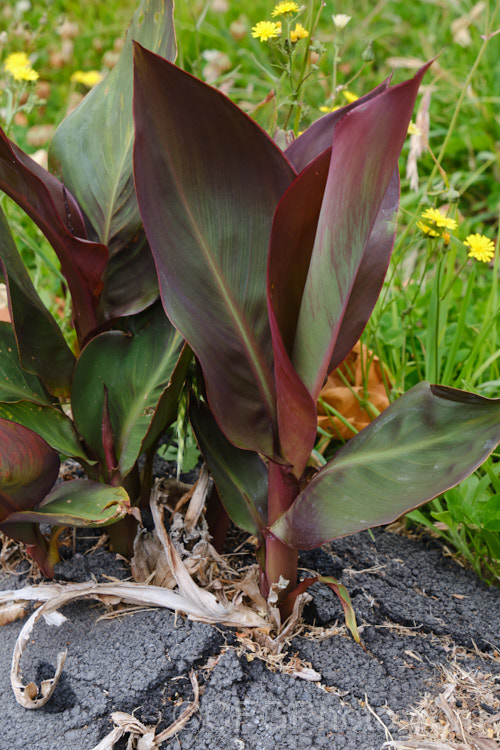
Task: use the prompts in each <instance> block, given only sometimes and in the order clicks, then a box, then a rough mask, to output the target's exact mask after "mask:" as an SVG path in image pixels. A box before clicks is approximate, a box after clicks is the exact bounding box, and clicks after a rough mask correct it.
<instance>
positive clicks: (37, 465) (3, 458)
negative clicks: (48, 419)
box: [0, 418, 59, 524]
mask: <svg viewBox="0 0 500 750" xmlns="http://www.w3.org/2000/svg"><path fill="white" fill-rule="evenodd" d="M58 472H59V457H58V455H57V453H56V452H55V451H53V450H52V448H51V447H50V446H49V445H48V444H47V443H46V442H45V440H43V439H42V438H41V437H40V436H39V435H37V434H36V433H35V432H33V431H32V430H29V429H28V428H27V427H24V426H22V425H19V424H16V423H15V422H10V421H8V420H6V419H2V418H0V524H3V523H5V522H6V521H8V519H9V517H10V515H11V514H12V513H13V512H16V511H18V510H21V509H25V508H33V507H35V506H36V505H38V504H39V503H40V502H41V501H42V500H43V498H44V497H45V495H46V494H47V492H48V491H49V490H50V488H51V487H52V486H53V484H54V482H55V481H56V479H57V475H58Z"/></svg>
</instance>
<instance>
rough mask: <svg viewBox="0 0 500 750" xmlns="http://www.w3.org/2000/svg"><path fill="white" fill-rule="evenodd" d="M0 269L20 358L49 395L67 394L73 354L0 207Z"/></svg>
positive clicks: (73, 362) (24, 366) (73, 360)
mask: <svg viewBox="0 0 500 750" xmlns="http://www.w3.org/2000/svg"><path fill="white" fill-rule="evenodd" d="M0 269H3V274H4V278H5V282H6V285H7V289H8V292H9V300H10V307H11V311H12V320H13V324H14V328H15V333H16V337H17V344H18V347H19V352H20V359H21V362H22V366H23V368H24V369H25V370H28V371H29V372H32V373H35V374H36V375H39V376H40V378H41V379H42V380H43V382H44V383H45V385H46V387H47V388H48V389H49V391H50V392H51V393H53V394H57V395H63V394H64V395H66V394H69V390H70V383H71V376H72V373H73V368H74V366H75V357H74V355H73V353H72V352H71V350H70V348H69V347H68V345H67V344H66V341H65V340H64V336H63V335H62V332H61V330H60V328H59V326H58V325H57V323H56V321H55V320H54V318H53V317H52V315H51V314H50V313H49V311H48V310H47V308H46V307H45V305H44V304H43V302H42V300H41V299H40V297H39V296H38V293H37V291H36V289H35V287H34V286H33V283H32V281H31V278H30V275H29V273H28V271H27V269H26V266H25V265H24V262H23V260H22V258H21V256H20V255H19V252H18V250H17V247H16V245H15V242H14V239H13V237H12V234H11V232H10V229H9V225H8V223H7V219H6V217H5V214H4V212H3V211H2V209H1V208H0Z"/></svg>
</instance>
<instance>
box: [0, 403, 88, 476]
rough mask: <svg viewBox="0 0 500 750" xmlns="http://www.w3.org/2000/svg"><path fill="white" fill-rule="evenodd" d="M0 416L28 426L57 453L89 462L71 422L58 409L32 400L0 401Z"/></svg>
mask: <svg viewBox="0 0 500 750" xmlns="http://www.w3.org/2000/svg"><path fill="white" fill-rule="evenodd" d="M0 417H2V418H3V419H8V420H10V421H11V422H17V423H18V424H22V425H24V426H25V427H29V429H30V430H33V432H36V433H37V435H40V437H42V438H43V439H44V440H45V441H46V442H47V443H48V444H49V445H50V446H51V447H52V448H53V449H54V450H55V451H57V452H58V453H62V454H64V455H65V456H70V457H71V458H76V459H82V460H83V461H84V462H86V463H89V462H91V459H89V457H88V456H87V454H86V452H85V450H84V448H83V445H82V444H81V442H80V440H79V438H78V435H77V433H76V431H75V428H74V427H73V422H72V421H71V419H70V418H69V417H67V416H66V415H65V414H64V413H63V412H62V411H61V410H60V409H57V408H55V407H53V406H47V405H45V404H38V403H34V402H33V401H17V402H15V403H0Z"/></svg>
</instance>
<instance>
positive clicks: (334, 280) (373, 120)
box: [291, 65, 428, 400]
mask: <svg viewBox="0 0 500 750" xmlns="http://www.w3.org/2000/svg"><path fill="white" fill-rule="evenodd" d="M427 67H428V65H426V66H424V67H423V68H422V69H421V70H420V71H419V72H418V73H417V75H416V76H415V77H414V78H412V79H411V80H410V81H406V82H404V83H402V84H399V85H398V86H394V87H393V88H389V89H387V90H386V91H383V92H381V93H380V94H379V95H378V96H375V97H373V98H372V99H370V100H368V101H366V102H365V103H364V104H363V105H361V106H358V107H356V108H354V109H352V110H351V111H350V112H348V113H347V114H346V115H345V116H344V117H343V118H342V119H341V120H340V122H339V123H338V124H337V126H336V128H335V133H334V138H333V147H332V156H331V161H330V170H329V174H328V179H327V183H326V187H325V194H324V199H323V203H322V207H321V212H320V216H319V220H318V227H317V232H316V239H315V243H314V248H313V251H312V255H311V263H310V265H309V270H308V275H307V279H306V282H305V285H304V293H303V297H302V303H301V307H300V312H299V316H298V321H297V328H296V333H295V339H294V344H293V351H292V356H291V359H292V363H293V365H294V367H295V369H296V370H297V372H298V374H299V376H300V378H301V380H302V381H303V382H304V384H305V385H306V387H307V389H308V390H309V392H310V393H311V395H312V397H313V399H314V400H316V399H317V397H318V394H319V391H320V389H321V387H322V385H323V381H324V378H325V376H326V374H327V372H328V368H329V365H330V361H331V358H332V354H333V351H334V348H335V343H336V341H337V338H338V335H339V331H340V328H341V325H342V320H343V318H344V316H345V312H346V309H347V306H348V303H349V298H350V295H351V292H352V289H353V286H354V283H355V280H356V276H357V274H358V272H359V270H360V267H361V263H362V261H363V256H364V254H365V252H366V248H367V245H368V242H369V238H370V235H371V233H372V231H373V228H374V226H375V223H376V220H377V216H378V215H379V211H380V208H381V205H382V201H383V199H384V196H385V195H386V193H387V190H388V188H389V184H390V181H391V179H393V174H394V170H395V168H396V167H397V163H398V158H399V154H400V151H401V147H402V145H403V142H404V139H405V137H406V133H407V127H408V123H409V121H410V118H411V114H412V111H413V106H414V103H415V98H416V95H417V92H418V87H419V84H420V81H421V79H422V76H423V75H424V73H425V71H426V69H427ZM384 241H385V239H384Z"/></svg>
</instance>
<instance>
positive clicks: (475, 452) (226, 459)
mask: <svg viewBox="0 0 500 750" xmlns="http://www.w3.org/2000/svg"><path fill="white" fill-rule="evenodd" d="M134 61H135V84H134V127H135V145H134V175H135V185H136V193H137V198H138V202H139V207H140V211H141V216H142V219H143V222H144V227H145V230H146V236H147V238H148V241H149V244H150V247H151V251H152V253H153V256H154V259H155V264H156V268H157V272H158V280H159V286H160V293H161V299H162V303H163V307H164V309H165V312H166V313H167V315H168V317H169V319H170V320H171V321H172V323H173V324H174V326H175V327H176V328H177V329H178V330H179V331H180V332H181V334H182V336H183V337H184V338H185V339H186V341H187V342H188V344H189V346H190V348H191V349H192V350H193V352H194V354H195V356H196V358H197V361H198V363H199V369H200V370H201V373H202V382H201V383H199V384H198V388H197V389H196V393H197V395H196V396H194V395H192V396H191V403H190V419H191V423H192V426H193V429H194V432H195V435H196V437H197V440H198V443H199V446H200V449H201V451H202V454H203V456H204V458H205V460H206V462H207V464H208V466H209V468H210V470H211V472H212V474H213V477H214V480H215V483H216V486H217V489H218V492H219V495H220V498H221V500H222V503H223V505H224V507H225V509H226V511H227V513H228V514H229V516H230V517H231V518H232V519H233V521H234V522H235V523H236V524H238V525H239V526H240V527H242V528H243V529H245V530H246V531H248V532H250V533H252V534H254V535H255V536H256V537H257V538H258V540H259V548H258V558H259V563H260V566H261V590H262V593H263V594H264V595H265V596H268V595H269V594H270V595H271V596H272V597H273V601H277V604H278V606H279V608H280V611H281V614H282V616H283V617H286V616H287V615H288V614H289V613H290V611H291V609H292V605H293V602H294V598H295V597H296V595H297V593H299V592H300V591H302V590H303V589H304V588H305V587H306V586H307V585H308V583H310V582H311V581H312V579H308V581H306V582H304V583H302V584H300V585H298V584H297V559H298V550H300V549H312V548H315V547H317V546H319V545H321V544H323V543H324V542H326V541H328V540H331V539H333V538H335V537H340V536H345V535H348V534H353V533H355V532H358V531H360V530H362V529H367V528H369V527H372V526H376V525H381V524H386V523H389V522H390V521H392V520H393V519H395V518H396V517H398V516H400V515H401V514H403V513H404V512H406V511H408V510H409V509H411V508H415V507H416V506H418V505H420V504H422V503H424V502H426V501H427V500H429V499H431V498H433V497H435V496H436V495H438V494H439V493H441V492H443V491H444V490H446V489H447V488H449V487H452V486H453V485H455V484H457V483H458V482H459V481H461V480H462V479H463V478H464V477H466V476H467V475H468V474H469V473H470V472H472V471H473V470H474V469H475V468H476V467H477V466H478V465H479V464H480V463H481V462H482V461H483V460H484V459H485V458H486V457H487V456H488V455H489V453H490V452H491V451H492V450H493V448H494V447H495V445H496V444H497V443H498V441H499V440H500V399H487V398H482V397H480V396H477V395H475V394H473V393H467V392H464V391H460V390H456V389H453V388H448V387H442V386H439V385H431V384H429V383H427V382H423V383H420V384H419V385H417V386H416V387H414V388H412V389H411V390H410V391H408V392H407V393H406V394H404V395H403V396H401V397H400V398H399V399H398V400H397V401H396V402H395V403H393V404H392V405H391V406H390V407H389V408H388V409H387V410H386V411H384V412H383V414H382V415H380V416H379V417H378V418H377V419H376V420H375V421H374V422H373V423H372V424H371V425H370V426H368V427H367V428H365V429H364V430H363V431H362V432H361V433H359V434H358V435H356V436H355V437H353V438H352V439H351V440H350V441H349V444H347V445H346V446H345V447H343V448H342V449H341V450H340V451H339V452H338V453H337V454H336V455H335V456H334V457H333V459H332V460H330V461H329V462H328V463H327V464H326V465H325V466H324V467H322V468H321V470H320V471H318V472H317V473H316V474H315V476H314V477H313V478H312V479H310V475H309V470H308V459H309V457H310V453H311V450H312V448H313V445H314V441H315V437H316V427H317V421H316V420H317V416H316V402H317V399H318V394H319V392H320V389H321V387H322V385H323V383H324V381H325V378H326V377H327V375H328V373H330V372H331V371H332V370H333V369H334V368H335V367H337V365H339V364H340V363H341V362H342V361H343V359H344V358H345V357H346V356H347V354H348V353H349V352H350V351H351V349H352V348H353V346H354V344H355V343H356V342H357V340H358V339H359V337H360V335H361V332H362V330H363V328H364V326H365V324H366V323H367V321H368V319H369V317H370V314H371V312H372V310H373V307H374V305H375V302H376V300H377V297H378V296H379V293H380V290H381V286H382V283H383V279H384V275H385V273H386V270H387V266H388V263H389V259H390V255H391V251H392V246H393V242H394V236H395V223H394V220H395V213H396V210H397V207H398V201H399V176H398V157H399V154H400V151H401V148H402V145H403V142H404V139H405V137H406V133H407V128H408V124H409V122H410V118H411V114H412V109H413V106H414V102H415V98H416V95H417V91H418V87H419V84H420V81H421V80H422V77H423V75H424V73H425V71H426V69H427V67H428V65H426V66H424V67H423V68H422V69H421V70H420V71H419V72H418V73H417V74H416V75H415V77H414V78H412V79H411V80H408V81H406V82H404V83H401V84H399V85H396V86H392V87H391V86H389V81H385V82H384V83H382V84H381V85H380V86H379V87H378V88H376V89H375V90H373V91H372V92H370V93H369V94H367V95H366V96H364V97H362V98H361V99H358V100H357V101H355V102H354V103H352V104H350V105H348V106H346V107H344V108H342V109H340V110H337V111H335V112H332V113H330V114H328V115H326V116H324V117H322V118H321V119H320V120H318V121H317V122H316V123H314V124H313V125H312V126H311V127H309V128H308V129H307V130H306V131H305V132H304V133H303V134H302V135H300V136H299V137H298V138H297V139H296V140H294V141H293V142H292V143H291V145H289V146H288V148H286V150H285V151H284V152H283V151H282V150H280V149H279V148H278V147H277V145H276V144H275V143H274V142H273V140H272V139H271V138H270V137H268V136H267V134H266V133H265V132H263V131H262V130H261V129H260V128H259V127H258V126H257V125H256V124H255V123H254V122H253V121H252V120H251V119H250V118H249V117H247V116H246V115H245V114H244V113H243V112H242V111H241V110H240V109H239V108H238V107H237V106H235V105H234V104H233V103H231V101H229V100H228V99H227V98H226V97H225V96H224V95H223V94H221V93H220V92H218V91H217V90H215V89H213V88H211V87H209V86H208V85H206V84H204V83H203V82H201V81H199V80H197V79H196V78H194V77H192V76H191V75H189V74H187V73H185V72H183V71H182V70H180V69H179V68H177V67H176V66H175V65H173V64H172V63H171V62H169V61H168V60H165V59H163V58H162V57H160V56H158V55H157V54H154V53H152V52H150V51H148V50H146V49H145V48H144V47H143V46H141V45H140V44H136V45H135V48H134ZM322 580H324V581H325V582H326V583H328V584H329V585H330V586H331V587H332V588H333V589H334V590H335V591H336V593H337V594H338V595H339V596H340V598H341V600H342V603H343V606H344V609H345V610H346V615H348V616H349V621H350V623H351V626H352V629H353V632H355V623H354V621H353V620H352V610H351V608H350V604H349V598H348V595H347V592H345V589H343V587H341V586H340V585H339V584H338V583H337V582H336V581H334V580H333V579H322Z"/></svg>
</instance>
